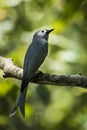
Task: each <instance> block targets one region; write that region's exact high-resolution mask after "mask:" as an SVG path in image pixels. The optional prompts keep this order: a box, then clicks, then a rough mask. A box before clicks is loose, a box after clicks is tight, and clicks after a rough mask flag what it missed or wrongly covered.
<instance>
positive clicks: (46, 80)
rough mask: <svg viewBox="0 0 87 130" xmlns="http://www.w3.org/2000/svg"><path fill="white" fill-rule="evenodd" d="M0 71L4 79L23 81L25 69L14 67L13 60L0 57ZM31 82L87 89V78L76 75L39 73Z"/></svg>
mask: <svg viewBox="0 0 87 130" xmlns="http://www.w3.org/2000/svg"><path fill="white" fill-rule="evenodd" d="M0 69H2V70H3V72H4V75H3V77H4V78H9V77H12V78H16V79H20V80H22V76H23V69H22V68H19V67H17V66H15V65H14V63H13V60H12V59H9V58H4V57H1V56H0ZM31 82H33V83H37V84H49V85H58V86H70V87H71V86H78V87H83V88H86V87H87V77H85V76H82V75H79V74H76V75H51V74H45V73H42V72H39V71H38V72H37V73H35V75H34V76H33V77H32V79H31Z"/></svg>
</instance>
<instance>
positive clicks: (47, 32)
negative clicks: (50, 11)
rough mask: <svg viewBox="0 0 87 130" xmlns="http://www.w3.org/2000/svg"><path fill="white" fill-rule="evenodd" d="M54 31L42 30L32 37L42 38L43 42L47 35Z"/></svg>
mask: <svg viewBox="0 0 87 130" xmlns="http://www.w3.org/2000/svg"><path fill="white" fill-rule="evenodd" d="M53 30H54V29H50V30H48V29H43V30H39V31H37V32H36V33H35V34H34V37H37V38H39V37H40V38H43V39H45V40H48V36H49V34H50V33H51V32H52V31H53Z"/></svg>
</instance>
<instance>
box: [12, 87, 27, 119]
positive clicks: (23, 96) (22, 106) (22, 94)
mask: <svg viewBox="0 0 87 130" xmlns="http://www.w3.org/2000/svg"><path fill="white" fill-rule="evenodd" d="M26 92H27V87H26V88H25V89H24V90H23V92H20V94H19V96H18V98H17V100H16V102H15V105H14V107H13V109H12V111H11V113H10V117H12V116H13V115H14V114H15V113H16V111H17V108H18V107H19V108H20V111H21V113H22V115H23V116H24V117H25V99H26Z"/></svg>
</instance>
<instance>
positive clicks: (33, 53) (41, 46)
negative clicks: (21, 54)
mask: <svg viewBox="0 0 87 130" xmlns="http://www.w3.org/2000/svg"><path fill="white" fill-rule="evenodd" d="M53 30H54V29H50V30H48V29H41V30H38V31H36V32H35V34H34V35H33V38H32V42H31V44H30V45H29V47H28V49H27V51H26V54H25V58H24V65H23V78H22V82H21V87H20V92H19V95H18V97H17V99H16V102H15V104H14V106H13V108H12V110H11V112H10V117H12V116H13V115H14V114H15V113H16V111H17V109H18V108H20V111H21V114H22V116H23V117H25V100H26V92H27V88H28V85H29V82H30V79H31V78H32V77H33V76H34V74H35V72H37V71H38V68H39V67H40V66H41V64H42V63H43V61H44V60H45V58H46V56H47V54H48V38H49V34H50V33H51V32H52V31H53Z"/></svg>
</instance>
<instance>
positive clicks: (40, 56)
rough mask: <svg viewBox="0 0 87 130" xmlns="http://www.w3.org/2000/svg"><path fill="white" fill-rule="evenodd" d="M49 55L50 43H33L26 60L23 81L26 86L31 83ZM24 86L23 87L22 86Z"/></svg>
mask: <svg viewBox="0 0 87 130" xmlns="http://www.w3.org/2000/svg"><path fill="white" fill-rule="evenodd" d="M47 53H48V43H47V42H42V41H39V42H38V43H37V44H34V43H31V45H30V46H29V48H28V50H27V52H26V55H25V60H24V71H23V80H22V82H24V84H27V82H29V80H30V78H31V77H32V76H33V75H34V73H35V72H36V71H37V69H38V68H39V67H40V65H41V64H42V62H43V61H44V59H45V57H46V56H47ZM22 86H23V85H22Z"/></svg>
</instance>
